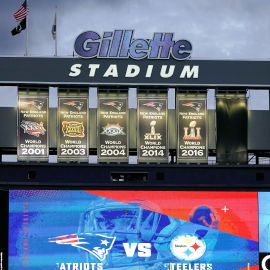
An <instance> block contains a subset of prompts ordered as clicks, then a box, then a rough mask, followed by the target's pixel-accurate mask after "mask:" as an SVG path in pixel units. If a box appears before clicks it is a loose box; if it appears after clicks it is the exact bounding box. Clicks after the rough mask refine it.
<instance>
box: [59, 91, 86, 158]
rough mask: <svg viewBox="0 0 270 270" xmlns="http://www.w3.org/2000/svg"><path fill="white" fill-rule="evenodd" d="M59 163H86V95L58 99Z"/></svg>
mask: <svg viewBox="0 0 270 270" xmlns="http://www.w3.org/2000/svg"><path fill="white" fill-rule="evenodd" d="M58 104H59V105H58V106H59V107H58V147H57V155H58V160H59V161H67V160H68V161H79V162H88V157H89V146H88V145H89V142H88V121H89V120H88V95H87V94H85V95H84V96H78V95H77V96H75V95H73V96H71V95H69V96H65V97H64V96H59V98H58Z"/></svg>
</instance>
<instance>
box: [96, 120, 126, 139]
mask: <svg viewBox="0 0 270 270" xmlns="http://www.w3.org/2000/svg"><path fill="white" fill-rule="evenodd" d="M102 129H103V131H102V132H101V133H100V134H101V135H107V136H117V135H126V133H125V132H124V131H123V129H124V128H123V127H121V126H120V125H119V124H109V123H108V124H107V125H106V126H105V127H102Z"/></svg>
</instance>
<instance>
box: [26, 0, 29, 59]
mask: <svg viewBox="0 0 270 270" xmlns="http://www.w3.org/2000/svg"><path fill="white" fill-rule="evenodd" d="M25 1H26V9H27V10H28V0H25ZM28 17H29V14H28V12H27V15H26V40H25V43H26V44H25V56H28Z"/></svg>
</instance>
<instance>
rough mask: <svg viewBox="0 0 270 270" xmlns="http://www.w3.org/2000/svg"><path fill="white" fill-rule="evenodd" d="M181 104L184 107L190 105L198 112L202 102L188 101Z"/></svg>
mask: <svg viewBox="0 0 270 270" xmlns="http://www.w3.org/2000/svg"><path fill="white" fill-rule="evenodd" d="M182 105H183V106H186V107H191V108H192V109H194V110H195V111H197V112H199V111H200V109H201V107H202V103H199V102H188V103H184V104H182Z"/></svg>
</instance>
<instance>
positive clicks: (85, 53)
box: [68, 30, 199, 80]
mask: <svg viewBox="0 0 270 270" xmlns="http://www.w3.org/2000/svg"><path fill="white" fill-rule="evenodd" d="M74 51H75V53H76V54H77V55H78V56H79V57H80V58H84V59H87V60H89V61H88V62H87V63H86V64H85V65H83V64H81V63H76V64H74V65H72V66H71V67H70V72H69V74H68V76H69V77H73V78H74V77H79V76H81V75H82V73H83V72H87V74H88V77H89V78H96V77H97V76H101V77H102V78H116V79H121V80H124V79H125V78H132V79H137V78H148V79H149V78H152V77H159V78H161V79H168V78H172V77H177V78H180V79H191V78H193V79H197V78H198V77H199V66H198V65H181V66H179V65H176V64H169V63H167V62H165V64H163V63H162V64H161V63H160V62H158V61H153V60H168V59H173V60H176V63H177V62H178V61H179V60H186V59H188V58H190V55H191V51H192V45H191V43H190V42H189V41H187V40H174V38H173V33H154V34H153V37H152V39H142V38H138V39H135V38H134V30H115V31H114V32H104V33H103V34H102V35H100V34H99V33H97V32H94V31H87V32H83V33H81V34H80V35H79V36H78V37H77V38H76V40H75V44H74ZM94 59H97V60H99V61H97V62H95V61H94ZM101 59H104V60H107V62H105V63H103V62H100V60H101ZM127 59H128V61H125V63H122V62H119V63H118V64H117V63H116V62H115V61H116V60H127ZM131 60H136V61H135V63H131ZM138 60H141V61H138ZM142 60H146V61H144V62H143V61H142ZM146 62H147V64H146Z"/></svg>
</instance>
